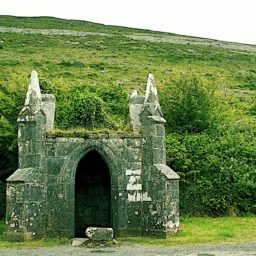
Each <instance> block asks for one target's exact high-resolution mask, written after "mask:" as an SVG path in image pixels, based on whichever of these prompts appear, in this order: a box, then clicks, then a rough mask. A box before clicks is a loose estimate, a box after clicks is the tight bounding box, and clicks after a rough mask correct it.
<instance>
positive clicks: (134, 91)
mask: <svg viewBox="0 0 256 256" xmlns="http://www.w3.org/2000/svg"><path fill="white" fill-rule="evenodd" d="M137 96H138V91H137V90H133V91H132V94H131V97H130V99H133V98H136V97H137Z"/></svg>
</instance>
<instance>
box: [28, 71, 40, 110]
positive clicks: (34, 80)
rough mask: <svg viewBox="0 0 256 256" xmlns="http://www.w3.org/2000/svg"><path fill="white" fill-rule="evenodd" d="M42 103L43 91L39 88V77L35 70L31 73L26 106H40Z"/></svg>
mask: <svg viewBox="0 0 256 256" xmlns="http://www.w3.org/2000/svg"><path fill="white" fill-rule="evenodd" d="M41 102H42V95H41V90H40V87H39V80H38V75H37V72H36V71H35V70H33V71H32V72H31V76H30V83H29V86H28V91H27V95H26V100H25V106H29V105H40V104H41Z"/></svg>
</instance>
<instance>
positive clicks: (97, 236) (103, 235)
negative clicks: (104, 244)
mask: <svg viewBox="0 0 256 256" xmlns="http://www.w3.org/2000/svg"><path fill="white" fill-rule="evenodd" d="M85 234H86V236H87V237H88V238H89V239H90V240H92V241H112V240H113V238H114V231H113V229H112V228H99V227H88V228H87V229H86V231H85Z"/></svg>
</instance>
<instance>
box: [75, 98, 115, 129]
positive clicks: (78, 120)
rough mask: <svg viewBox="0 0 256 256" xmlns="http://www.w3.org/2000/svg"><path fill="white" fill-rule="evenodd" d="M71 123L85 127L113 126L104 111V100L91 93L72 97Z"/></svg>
mask: <svg viewBox="0 0 256 256" xmlns="http://www.w3.org/2000/svg"><path fill="white" fill-rule="evenodd" d="M73 124H75V125H76V126H81V127H85V128H87V129H94V128H102V127H105V128H114V127H115V125H114V123H113V122H112V121H111V119H110V117H109V115H108V114H107V112H106V109H105V103H104V101H103V100H102V99H101V98H99V97H97V96H95V95H93V94H88V95H87V94H80V95H79V97H78V98H75V99H74V107H73Z"/></svg>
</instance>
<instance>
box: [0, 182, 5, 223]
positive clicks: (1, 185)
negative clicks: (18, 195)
mask: <svg viewBox="0 0 256 256" xmlns="http://www.w3.org/2000/svg"><path fill="white" fill-rule="evenodd" d="M5 189H6V183H5V182H2V181H0V219H3V218H4V217H5Z"/></svg>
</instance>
